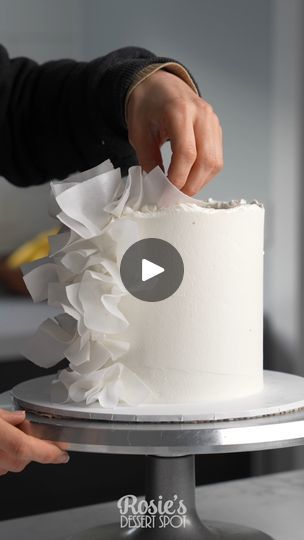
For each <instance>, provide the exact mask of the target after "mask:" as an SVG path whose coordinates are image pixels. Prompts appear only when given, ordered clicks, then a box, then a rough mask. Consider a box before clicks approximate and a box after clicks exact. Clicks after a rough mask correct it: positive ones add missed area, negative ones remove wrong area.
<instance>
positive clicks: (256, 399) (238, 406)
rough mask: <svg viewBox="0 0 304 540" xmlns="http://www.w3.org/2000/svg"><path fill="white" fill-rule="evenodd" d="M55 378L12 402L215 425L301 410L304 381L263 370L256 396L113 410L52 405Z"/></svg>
mask: <svg viewBox="0 0 304 540" xmlns="http://www.w3.org/2000/svg"><path fill="white" fill-rule="evenodd" d="M54 378H55V376H54V375H50V376H46V377H40V378H37V379H32V380H29V381H26V382H24V383H21V384H19V385H17V386H15V388H14V389H13V396H14V399H15V400H16V401H17V402H18V404H19V405H20V406H22V407H25V408H26V409H28V410H31V411H32V412H35V411H36V412H38V413H40V414H41V413H45V414H47V415H50V416H54V417H60V418H67V417H68V418H75V419H76V418H79V419H80V418H81V419H89V420H103V421H105V420H106V421H111V422H112V421H113V422H139V423H143V422H177V423H181V422H196V421H199V422H215V421H220V420H222V421H223V420H225V421H226V420H238V419H243V418H246V419H247V418H257V417H261V416H268V415H273V414H282V413H286V412H289V411H293V410H297V409H301V408H303V407H304V379H303V378H302V377H298V376H296V375H289V374H286V373H281V372H276V371H266V370H265V371H264V388H263V390H262V391H260V392H258V393H257V394H254V395H251V396H247V397H244V398H238V399H235V400H231V399H230V400H223V401H219V400H216V401H202V402H201V403H180V404H165V405H163V404H144V405H137V406H128V405H120V406H118V407H115V408H112V409H105V408H102V407H101V406H100V405H99V404H96V403H94V404H92V405H86V404H85V403H80V404H78V403H72V402H68V403H54V402H53V401H52V398H51V385H52V381H53V380H54Z"/></svg>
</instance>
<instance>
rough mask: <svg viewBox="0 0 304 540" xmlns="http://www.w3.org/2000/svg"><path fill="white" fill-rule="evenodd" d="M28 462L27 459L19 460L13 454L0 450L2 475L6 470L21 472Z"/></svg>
mask: <svg viewBox="0 0 304 540" xmlns="http://www.w3.org/2000/svg"><path fill="white" fill-rule="evenodd" d="M29 463H30V461H29V460H23V459H22V460H21V459H18V458H16V457H14V456H13V455H9V454H6V453H5V452H1V451H0V464H1V468H0V475H1V471H2V475H4V474H6V473H7V472H14V473H18V472H22V471H23V470H24V469H25V467H26V466H27V465H28V464H29Z"/></svg>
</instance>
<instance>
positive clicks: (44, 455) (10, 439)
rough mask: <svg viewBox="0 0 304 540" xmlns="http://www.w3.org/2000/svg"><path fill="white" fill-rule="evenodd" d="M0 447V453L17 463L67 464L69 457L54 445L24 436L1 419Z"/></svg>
mask: <svg viewBox="0 0 304 540" xmlns="http://www.w3.org/2000/svg"><path fill="white" fill-rule="evenodd" d="M0 447H1V452H3V453H4V454H7V455H9V456H10V458H11V459H13V460H17V461H19V462H30V461H36V462H38V463H67V462H68V460H69V455H68V454H67V453H66V452H64V451H62V450H61V449H60V448H58V446H57V445H55V444H54V443H51V442H47V441H43V440H40V439H36V438H35V437H32V436H31V435H26V434H25V433H23V431H21V430H19V429H16V428H15V427H14V426H12V425H10V424H8V423H6V422H5V421H4V420H2V419H0ZM0 466H1V462H0ZM4 468H5V467H4Z"/></svg>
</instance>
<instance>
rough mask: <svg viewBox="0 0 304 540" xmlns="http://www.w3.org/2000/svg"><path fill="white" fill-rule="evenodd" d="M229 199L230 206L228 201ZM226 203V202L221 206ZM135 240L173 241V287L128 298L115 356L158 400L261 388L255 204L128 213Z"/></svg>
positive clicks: (260, 215) (259, 232)
mask: <svg viewBox="0 0 304 540" xmlns="http://www.w3.org/2000/svg"><path fill="white" fill-rule="evenodd" d="M232 204H233V203H232ZM225 206H226V207H225ZM132 219H134V220H135V221H136V223H137V225H138V228H139V231H140V238H151V237H153V238H161V239H163V240H166V241H168V242H170V243H171V244H173V246H175V247H176V248H177V249H178V251H179V253H180V254H181V256H182V259H183V262H184V278H183V281H182V283H181V285H180V287H179V289H178V290H177V291H176V292H175V293H174V294H173V295H172V296H170V297H169V298H167V299H165V300H162V301H161V302H143V301H141V300H138V299H137V298H135V297H134V296H132V295H130V294H129V295H127V296H125V297H123V298H122V300H121V302H120V310H121V312H122V313H123V314H124V315H125V317H126V318H127V319H128V321H129V327H128V328H127V329H126V330H125V331H124V333H123V336H122V335H121V337H123V338H124V339H126V340H127V341H128V342H129V343H130V349H129V351H128V352H127V353H126V354H125V355H124V357H122V358H121V362H123V363H124V364H125V365H127V366H128V367H129V368H130V369H132V370H133V371H134V372H135V373H137V374H138V375H139V376H140V378H142V379H143V380H144V381H145V382H146V384H147V385H148V386H149V387H150V388H151V389H152V390H153V392H154V393H155V396H156V397H155V400H156V401H158V402H161V403H176V402H190V401H202V400H217V399H222V398H238V397H241V396H246V395H249V394H253V393H255V392H258V391H260V390H261V389H262V385H263V224H264V210H263V208H261V207H260V206H259V205H258V204H237V203H236V206H232V207H228V208H227V205H224V207H222V208H220V209H214V208H201V207H199V206H197V205H195V204H193V205H190V204H180V205H178V206H176V207H173V208H170V209H164V210H158V211H157V210H154V211H152V210H150V211H149V210H148V211H145V212H135V213H133V214H132Z"/></svg>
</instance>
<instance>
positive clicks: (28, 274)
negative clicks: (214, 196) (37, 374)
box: [22, 160, 207, 407]
mask: <svg viewBox="0 0 304 540" xmlns="http://www.w3.org/2000/svg"><path fill="white" fill-rule="evenodd" d="M189 201H190V202H191V204H193V203H195V202H196V203H197V204H199V205H204V204H207V203H203V202H202V201H194V200H193V199H192V198H190V197H188V196H187V195H185V194H183V193H181V192H180V191H179V190H177V189H176V188H175V187H174V186H173V185H172V184H171V183H170V182H169V180H168V179H167V178H166V176H165V175H164V174H163V172H162V171H161V169H160V168H159V167H156V168H155V169H154V170H153V171H151V172H150V173H148V174H146V173H144V172H143V171H142V169H141V167H139V166H135V167H132V168H130V170H129V174H128V177H127V179H126V182H124V180H123V179H122V177H121V174H120V169H114V168H113V166H112V164H111V162H110V161H109V160H108V161H106V162H104V163H102V164H101V165H99V166H97V167H95V168H93V169H90V170H89V171H85V172H83V173H79V174H75V175H72V176H70V177H68V178H67V179H66V180H64V181H54V182H52V183H51V198H50V213H51V215H53V216H55V217H56V218H57V219H58V220H59V222H60V223H61V225H62V228H61V231H60V233H59V234H57V235H56V236H51V237H49V244H50V255H49V257H47V258H44V259H40V260H38V261H34V262H33V263H31V264H30V265H26V266H25V267H23V271H24V281H25V283H26V286H27V288H28V290H29V292H30V294H31V296H32V298H33V300H34V302H40V301H47V303H48V304H49V305H50V306H53V307H56V308H58V309H59V310H60V311H62V313H60V314H59V315H57V316H55V317H54V318H51V319H47V320H46V321H44V322H43V323H42V324H41V326H40V327H39V328H38V330H37V332H36V334H35V335H34V336H33V337H32V338H31V339H30V340H29V341H28V342H27V343H26V345H25V347H24V349H23V351H22V353H23V354H24V355H25V356H26V357H27V358H29V359H30V360H32V361H33V362H34V363H35V364H37V365H39V366H42V367H45V368H48V367H51V366H53V365H56V364H57V363H58V362H59V361H60V360H62V359H63V358H67V359H68V361H69V367H68V368H67V369H62V370H60V371H59V372H58V374H57V379H56V380H55V381H54V383H53V387H52V395H53V399H54V400H55V401H68V400H72V401H74V402H85V403H86V404H87V405H89V404H92V403H93V402H96V401H98V402H99V403H100V405H101V406H102V407H115V406H117V405H118V404H119V403H125V404H128V405H135V404H139V403H144V402H146V401H147V400H149V399H151V390H150V388H149V387H148V386H147V385H146V384H145V383H144V382H143V381H142V380H141V379H140V377H139V376H138V375H137V374H136V373H134V372H133V371H132V370H131V369H129V368H128V367H126V366H125V365H124V364H123V363H121V362H120V358H121V357H122V356H123V355H124V353H125V352H126V351H128V348H129V343H127V342H125V341H122V340H118V339H116V338H115V334H121V333H122V332H123V331H124V329H126V328H127V326H128V321H127V319H126V318H125V316H124V315H123V313H121V311H120V309H119V303H120V300H121V298H122V297H123V296H124V295H126V294H129V293H128V292H127V291H126V290H125V288H124V285H123V283H122V281H121V279H120V271H119V265H120V260H121V258H122V255H123V254H124V252H125V251H126V250H127V249H128V247H129V246H130V245H132V244H133V243H134V242H136V241H137V240H138V230H137V225H136V222H135V221H133V220H132V212H133V211H136V210H140V209H141V208H143V207H144V206H146V207H147V206H148V207H149V206H152V207H156V208H165V207H169V206H172V205H176V204H179V203H189ZM122 214H124V219H123V220H120V219H119V218H120V217H121V216H122ZM126 216H127V217H126Z"/></svg>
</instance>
